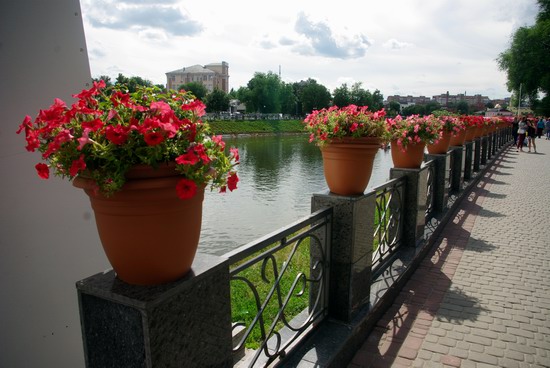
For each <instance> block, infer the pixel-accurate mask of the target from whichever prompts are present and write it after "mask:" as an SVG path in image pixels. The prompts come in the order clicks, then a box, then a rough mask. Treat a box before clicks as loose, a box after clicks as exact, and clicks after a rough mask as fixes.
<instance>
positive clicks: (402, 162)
mask: <svg viewBox="0 0 550 368" xmlns="http://www.w3.org/2000/svg"><path fill="white" fill-rule="evenodd" d="M424 148H426V144H424V143H416V144H408V145H407V147H405V151H404V152H403V150H402V149H401V147H399V145H398V144H397V141H395V140H393V141H391V158H392V160H393V166H394V167H396V168H400V169H417V168H420V166H421V165H422V161H423V160H424Z"/></svg>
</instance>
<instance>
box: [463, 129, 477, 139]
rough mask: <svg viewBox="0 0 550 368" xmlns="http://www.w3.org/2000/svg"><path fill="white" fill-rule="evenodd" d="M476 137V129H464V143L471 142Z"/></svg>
mask: <svg viewBox="0 0 550 368" xmlns="http://www.w3.org/2000/svg"><path fill="white" fill-rule="evenodd" d="M475 135H476V127H475V126H469V127H468V128H466V136H465V138H464V141H465V142H471V141H473V140H474V137H475Z"/></svg>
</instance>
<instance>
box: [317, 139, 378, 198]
mask: <svg viewBox="0 0 550 368" xmlns="http://www.w3.org/2000/svg"><path fill="white" fill-rule="evenodd" d="M380 143H381V140H380V139H379V138H370V137H362V138H342V139H335V140H332V141H331V142H328V143H327V144H325V145H323V146H321V147H320V149H321V154H322V156H323V170H324V174H325V180H326V182H327V185H328V188H329V190H330V191H331V192H332V193H334V194H339V195H359V194H363V192H364V191H365V189H366V188H367V185H368V184H369V180H370V177H371V173H372V165H373V163H374V157H375V156H376V153H377V152H378V150H379V149H380Z"/></svg>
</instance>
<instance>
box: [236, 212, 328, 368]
mask: <svg viewBox="0 0 550 368" xmlns="http://www.w3.org/2000/svg"><path fill="white" fill-rule="evenodd" d="M331 220H332V209H330V208H329V209H325V210H322V211H318V212H316V213H314V214H312V215H311V216H309V217H307V218H305V219H303V220H300V221H298V222H296V223H294V224H292V225H289V226H287V227H285V228H283V229H281V230H279V231H277V232H274V233H272V234H270V235H268V236H266V237H264V238H262V239H259V240H257V241H254V242H252V243H249V244H247V245H245V246H243V247H240V248H238V249H236V250H234V251H232V252H230V253H228V254H226V256H227V258H228V259H229V263H230V272H229V274H230V281H231V294H232V315H233V321H234V322H233V335H234V336H237V339H236V340H237V341H236V344H235V346H234V347H233V351H234V353H235V354H236V355H238V356H239V357H240V356H241V354H239V353H240V352H242V351H243V349H244V348H245V344H246V343H247V342H248V344H249V345H251V346H252V347H254V348H255V351H254V352H253V354H250V356H249V357H248V358H247V359H246V365H247V366H254V365H255V364H257V363H260V362H261V363H262V364H263V365H268V364H269V363H271V362H272V361H274V360H276V359H278V358H279V357H281V356H284V355H285V354H286V352H287V349H288V347H289V346H291V345H292V344H293V343H294V342H295V340H296V339H298V338H299V336H300V335H301V334H303V333H304V332H305V331H307V330H308V329H311V328H312V327H313V326H314V325H315V323H316V322H319V321H320V320H321V319H322V318H323V317H324V316H325V315H326V313H327V305H328V304H327V296H328V293H327V292H328V286H327V285H328V260H329V257H328V252H329V251H330V248H329V239H330V226H331ZM235 331H242V333H235ZM243 365H244V364H243Z"/></svg>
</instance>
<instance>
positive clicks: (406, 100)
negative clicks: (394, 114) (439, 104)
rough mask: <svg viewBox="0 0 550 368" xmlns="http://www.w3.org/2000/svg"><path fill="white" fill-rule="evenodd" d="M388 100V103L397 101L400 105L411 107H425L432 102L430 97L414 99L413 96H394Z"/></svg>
mask: <svg viewBox="0 0 550 368" xmlns="http://www.w3.org/2000/svg"><path fill="white" fill-rule="evenodd" d="M386 100H387V101H388V103H390V102H392V101H395V102H398V103H399V104H400V105H409V106H410V105H425V104H427V103H429V102H431V99H430V98H429V97H426V96H419V97H414V96H411V95H408V96H399V95H393V96H388V98H387V99H386Z"/></svg>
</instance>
